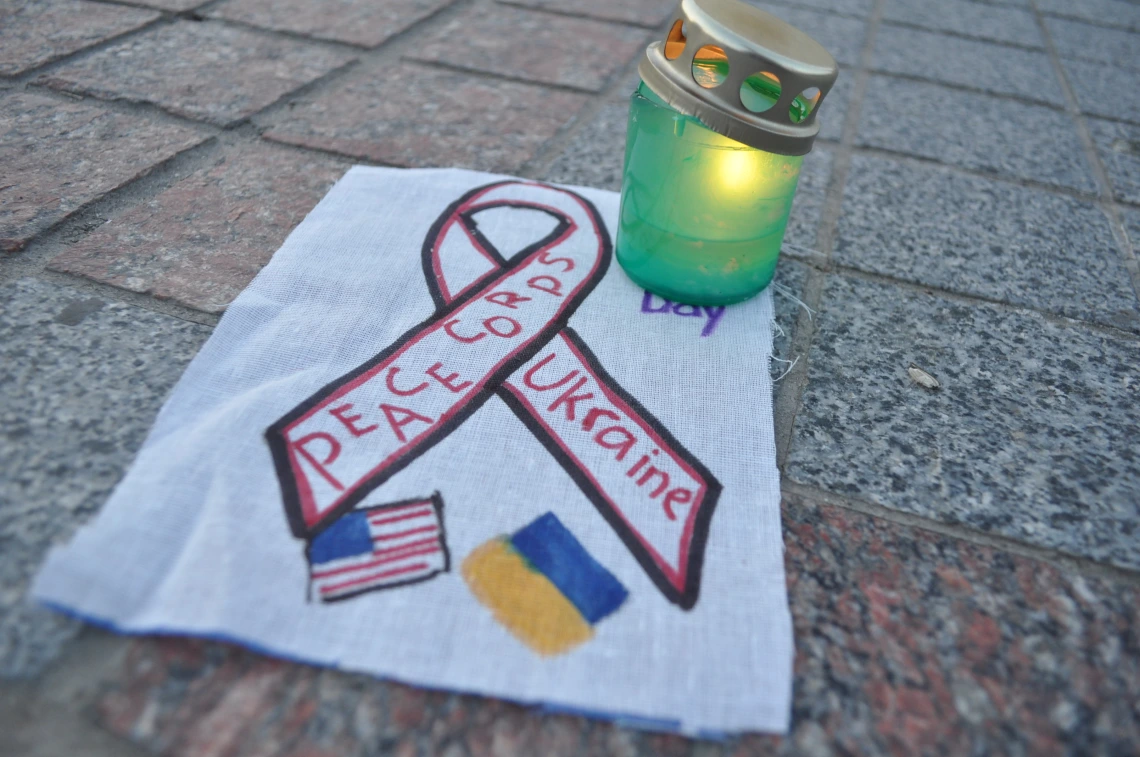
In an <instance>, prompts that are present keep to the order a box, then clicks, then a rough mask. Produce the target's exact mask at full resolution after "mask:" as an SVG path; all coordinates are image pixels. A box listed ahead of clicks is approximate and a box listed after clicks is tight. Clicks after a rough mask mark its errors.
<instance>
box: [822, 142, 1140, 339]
mask: <svg viewBox="0 0 1140 757" xmlns="http://www.w3.org/2000/svg"><path fill="white" fill-rule="evenodd" d="M834 258H835V260H836V261H837V262H838V263H840V264H842V265H846V266H851V267H853V268H858V269H860V270H864V271H870V272H874V273H881V274H885V275H887V276H892V277H895V278H900V279H905V280H907V281H913V282H915V283H918V284H923V285H925V286H932V287H938V288H940V289H946V290H949V291H953V292H961V293H963V294H973V295H978V296H981V297H985V298H987V299H994V300H1001V301H1003V302H1008V303H1011V304H1015V305H1025V306H1029V307H1032V308H1037V309H1039V310H1045V311H1049V312H1052V313H1057V314H1058V315H1066V316H1070V317H1072V318H1081V319H1084V320H1088V321H1095V322H1097V323H1102V324H1105V325H1108V326H1115V327H1117V328H1121V329H1129V330H1132V331H1138V332H1140V301H1137V299H1136V296H1135V294H1134V293H1133V291H1132V283H1131V281H1130V279H1129V277H1128V271H1127V269H1125V267H1124V265H1123V262H1122V258H1121V254H1120V251H1119V250H1118V249H1117V246H1116V241H1115V240H1114V239H1113V235H1112V228H1111V226H1110V225H1109V221H1108V218H1107V216H1105V215H1104V213H1103V212H1102V211H1101V210H1100V208H1098V207H1097V206H1096V205H1094V204H1092V203H1091V202H1085V201H1082V200H1077V199H1074V198H1071V197H1065V196H1061V195H1055V194H1052V193H1049V192H1046V191H1043V190H1039V189H1027V188H1023V187H1019V186H1016V185H1013V184H1004V183H996V182H993V181H989V180H987V179H983V178H980V177H977V176H970V175H967V174H962V173H958V172H954V171H950V170H947V169H943V168H938V167H935V166H930V165H913V164H907V163H904V162H900V161H895V160H887V159H883V158H877V157H868V156H863V155H856V156H854V157H853V158H852V162H851V172H850V174H849V176H848V179H847V186H846V189H845V191H844V200H843V210H842V214H841V216H840V219H839V228H838V232H837V240H836V246H835V253H834Z"/></svg>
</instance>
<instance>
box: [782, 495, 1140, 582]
mask: <svg viewBox="0 0 1140 757" xmlns="http://www.w3.org/2000/svg"><path fill="white" fill-rule="evenodd" d="M780 490H781V494H783V495H784V498H785V500H789V501H790V503H791V504H792V505H793V506H795V505H801V504H803V503H805V502H807V503H813V504H823V505H828V506H830V507H838V508H843V509H845V510H851V511H854V512H857V513H860V514H862V515H866V516H869V517H872V518H875V519H877V520H883V521H887V522H889V523H894V524H896V525H900V526H905V527H908V528H916V529H920V530H923V531H928V532H930V533H935V534H939V535H940V536H947V537H950V538H953V539H957V540H959V541H964V542H967V543H970V544H975V545H978V546H981V547H988V548H990V549H995V550H998V551H1001V552H1008V553H1010V554H1014V555H1018V556H1020V557H1026V558H1029V559H1032V560H1036V561H1038V562H1043V563H1046V564H1048V565H1052V566H1054V567H1056V568H1058V569H1059V570H1061V571H1062V572H1063V573H1077V574H1079V575H1083V576H1087V577H1092V578H1099V579H1109V580H1112V581H1116V582H1122V583H1125V584H1128V585H1130V586H1140V571H1138V570H1134V569H1131V568H1125V567H1122V566H1119V565H1113V564H1111V563H1103V562H1100V561H1098V560H1094V559H1092V558H1089V557H1082V556H1079V555H1074V554H1071V553H1069V552H1062V551H1061V550H1058V549H1053V548H1051V547H1041V546H1038V545H1035V544H1031V543H1029V542H1024V541H1020V540H1018V539H1014V538H1011V537H1008V536H999V535H995V534H992V533H990V532H988V531H981V530H979V529H976V528H973V527H971V526H967V525H963V524H961V523H947V522H945V521H940V520H937V519H934V518H928V517H926V516H922V515H915V514H914V513H909V512H906V511H904V510H896V509H894V508H891V507H886V506H885V505H880V504H878V503H875V502H870V501H868V500H865V499H861V498H859V497H851V496H848V495H843V494H836V493H834V492H830V491H827V490H826V489H823V488H820V487H818V486H813V485H811V484H804V483H801V482H799V481H795V480H793V479H791V478H789V477H788V476H787V475H786V474H785V476H784V477H783V480H782V481H781V483H780Z"/></svg>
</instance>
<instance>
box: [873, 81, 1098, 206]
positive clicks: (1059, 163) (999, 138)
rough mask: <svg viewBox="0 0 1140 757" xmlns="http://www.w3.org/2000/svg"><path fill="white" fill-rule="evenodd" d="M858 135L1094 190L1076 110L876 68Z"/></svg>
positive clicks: (964, 164) (958, 162)
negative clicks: (884, 72) (877, 72)
mask: <svg viewBox="0 0 1140 757" xmlns="http://www.w3.org/2000/svg"><path fill="white" fill-rule="evenodd" d="M855 140H856V143H857V144H859V145H863V146H866V147H878V148H881V149H884V150H891V151H894V152H901V153H908V154H910V155H916V156H918V157H922V158H927V159H930V160H936V161H940V162H942V163H947V164H949V165H954V166H959V167H961V168H968V169H973V170H975V171H982V172H985V173H994V174H1003V175H1005V176H1010V177H1015V178H1021V179H1032V180H1034V181H1039V182H1042V183H1044V184H1052V185H1055V186H1062V187H1071V188H1073V189H1078V190H1081V191H1084V192H1089V193H1092V192H1095V191H1096V184H1095V183H1094V182H1093V180H1092V176H1091V175H1090V174H1089V170H1088V166H1087V164H1086V163H1085V154H1084V150H1083V148H1082V146H1081V142H1080V139H1079V138H1078V136H1077V131H1076V125H1075V124H1074V123H1073V120H1072V118H1071V117H1070V116H1069V115H1068V114H1066V113H1063V112H1061V111H1058V110H1053V109H1052V108H1046V107H1044V106H1040V105H1030V104H1026V103H1020V102H1015V101H1011V100H1007V99H1003V98H999V97H993V96H990V95H983V94H978V93H974V92H964V91H961V90H956V89H948V88H946V87H942V86H939V85H937V84H927V83H924V82H914V81H905V80H901V79H893V78H887V77H884V76H872V77H871V81H870V84H869V86H868V89H867V93H866V96H865V102H864V103H863V107H862V111H861V114H860V119H859V130H858V133H857V134H856V137H855Z"/></svg>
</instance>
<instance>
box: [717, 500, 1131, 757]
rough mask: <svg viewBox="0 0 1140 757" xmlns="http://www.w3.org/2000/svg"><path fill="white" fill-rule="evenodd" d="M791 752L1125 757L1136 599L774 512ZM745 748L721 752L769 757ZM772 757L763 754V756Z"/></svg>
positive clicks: (1108, 584)
mask: <svg viewBox="0 0 1140 757" xmlns="http://www.w3.org/2000/svg"><path fill="white" fill-rule="evenodd" d="M783 522H784V542H785V548H786V562H787V568H788V594H789V602H790V605H791V610H792V617H793V622H794V627H795V637H796V677H795V682H796V685H795V690H794V691H795V693H794V702H793V705H792V724H793V728H792V733H791V736H790V738H789V741H790V742H791V743H790V744H786V745H785V749H783V750H781V752H782V753H785V754H787V753H793V754H811V755H819V754H894V755H918V754H979V755H981V754H994V755H997V754H1001V755H1027V754H1028V755H1043V754H1126V753H1129V752H1132V751H1134V750H1135V748H1136V746H1137V744H1138V743H1140V726H1138V723H1140V712H1138V710H1137V706H1136V702H1137V701H1140V699H1138V697H1140V646H1138V642H1137V639H1138V638H1140V635H1138V631H1140V612H1138V610H1137V600H1140V591H1137V589H1136V588H1135V586H1134V585H1122V584H1119V583H1116V582H1112V581H1106V580H1100V579H1092V578H1084V577H1081V576H1079V575H1071V574H1065V573H1062V572H1061V571H1059V570H1057V569H1056V568H1054V567H1052V566H1050V565H1047V564H1044V563H1039V562H1037V561H1034V560H1030V559H1025V558H1021V557H1015V556H1012V555H1010V554H1008V553H1004V552H1001V551H998V550H994V549H989V548H986V547H980V546H975V545H972V544H968V543H966V542H962V541H958V540H956V539H952V538H948V537H943V536H939V535H936V534H933V533H930V532H928V531H923V530H920V529H914V528H907V527H904V526H899V525H896V524H893V523H889V522H887V521H883V520H880V519H877V518H871V517H868V516H865V515H862V514H859V513H855V512H852V511H849V510H843V509H838V508H832V507H827V506H821V505H818V504H815V503H812V502H810V501H805V500H796V501H794V502H785V505H784V518H783ZM767 747H768V744H767V743H766V740H765V739H752V738H749V739H745V740H743V741H742V742H741V743H740V744H739V745H738V746H737V747H736V748H735V749H733V750H731V753H732V754H734V755H739V756H740V757H744V756H745V755H762V754H771V751H769V749H768V748H767ZM773 751H774V750H773Z"/></svg>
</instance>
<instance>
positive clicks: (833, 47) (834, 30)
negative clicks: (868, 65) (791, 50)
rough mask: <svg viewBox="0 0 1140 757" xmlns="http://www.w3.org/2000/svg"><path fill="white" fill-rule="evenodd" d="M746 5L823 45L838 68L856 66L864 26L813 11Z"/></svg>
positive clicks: (753, 0)
mask: <svg viewBox="0 0 1140 757" xmlns="http://www.w3.org/2000/svg"><path fill="white" fill-rule="evenodd" d="M749 3H750V4H751V5H755V6H756V7H757V8H760V9H761V10H764V11H767V12H768V13H771V14H772V15H773V16H776V17H777V18H780V19H783V20H784V21H787V22H788V23H789V24H791V25H792V26H794V27H796V28H797V29H799V30H800V31H802V32H804V33H805V34H807V35H808V36H809V37H811V38H812V39H814V40H815V41H816V42H818V43H819V44H821V45H823V46H824V48H825V49H826V50H827V51H828V52H829V53H831V56H832V57H833V58H835V60H836V62H838V63H839V64H840V65H842V66H854V65H855V64H856V63H858V62H859V52H860V50H862V49H863V38H864V37H865V36H866V35H867V24H866V22H864V21H861V20H859V19H854V18H845V17H842V16H835V15H832V14H829V13H822V12H820V11H816V10H809V9H806V8H795V7H791V6H787V5H777V4H776V3H769V2H759V1H758V0H749Z"/></svg>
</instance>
